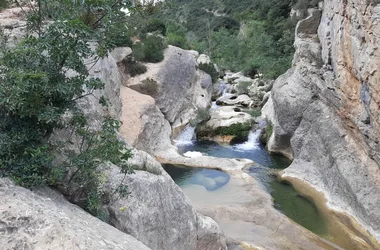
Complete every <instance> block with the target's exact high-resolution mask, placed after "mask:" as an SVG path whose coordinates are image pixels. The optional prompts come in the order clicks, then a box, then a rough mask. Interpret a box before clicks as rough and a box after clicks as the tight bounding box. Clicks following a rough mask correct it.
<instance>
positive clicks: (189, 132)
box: [174, 125, 195, 146]
mask: <svg viewBox="0 0 380 250" xmlns="http://www.w3.org/2000/svg"><path fill="white" fill-rule="evenodd" d="M194 131H195V128H194V127H192V126H190V125H188V126H187V127H186V128H185V129H184V130H183V131H182V133H181V134H180V135H179V136H178V137H177V138H176V139H175V140H174V142H175V145H176V146H181V145H192V144H193V140H194V139H195V132H194Z"/></svg>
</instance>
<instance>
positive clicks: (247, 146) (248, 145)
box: [235, 129, 261, 151]
mask: <svg viewBox="0 0 380 250" xmlns="http://www.w3.org/2000/svg"><path fill="white" fill-rule="evenodd" d="M260 134H261V129H258V130H256V131H250V132H249V135H248V141H246V142H244V143H241V144H238V145H236V146H235V149H237V150H242V151H245V150H252V149H255V148H258V147H259V145H260V142H259V138H260Z"/></svg>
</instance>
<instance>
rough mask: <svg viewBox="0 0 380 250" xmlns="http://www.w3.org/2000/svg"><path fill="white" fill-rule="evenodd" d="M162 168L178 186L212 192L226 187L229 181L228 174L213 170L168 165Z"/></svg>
mask: <svg viewBox="0 0 380 250" xmlns="http://www.w3.org/2000/svg"><path fill="white" fill-rule="evenodd" d="M163 167H164V169H165V170H166V172H167V173H168V174H169V175H170V176H171V177H172V178H173V180H174V181H175V182H176V183H177V184H178V186H185V185H200V186H203V187H204V188H206V190H207V191H214V190H217V189H219V188H221V187H223V186H224V185H226V184H227V183H228V181H229V180H230V175H229V174H227V173H224V172H222V171H219V170H214V169H205V168H186V167H184V166H178V165H177V166H173V165H170V164H164V165H163Z"/></svg>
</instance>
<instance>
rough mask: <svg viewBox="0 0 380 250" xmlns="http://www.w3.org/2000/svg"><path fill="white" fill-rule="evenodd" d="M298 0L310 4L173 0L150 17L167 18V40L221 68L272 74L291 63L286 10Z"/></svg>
mask: <svg viewBox="0 0 380 250" xmlns="http://www.w3.org/2000/svg"><path fill="white" fill-rule="evenodd" d="M302 1H306V2H307V3H308V4H309V2H310V5H307V6H313V4H314V1H313V0H241V1H235V0H191V1H188V0H174V1H173V2H174V4H173V6H171V7H170V8H164V11H161V12H158V13H156V14H155V15H154V18H157V19H160V20H162V21H163V22H164V23H165V24H166V27H167V34H168V38H170V39H168V40H169V41H170V42H169V43H170V44H175V45H177V46H180V47H183V48H190V49H196V50H198V51H199V52H201V53H206V54H208V55H210V56H211V59H212V60H213V61H214V62H216V63H217V64H218V66H220V67H221V69H229V70H233V71H241V70H243V71H245V72H260V73H263V74H264V76H265V77H266V78H275V77H277V76H278V75H280V74H282V73H284V72H285V71H286V69H288V68H289V67H290V63H291V58H292V56H293V52H294V51H293V47H292V45H293V39H294V35H293V34H294V23H292V22H291V20H290V18H289V14H290V10H291V6H292V5H294V4H298V5H299V4H303V3H299V2H302ZM173 20H174V21H173ZM172 23H175V25H173V24H172ZM170 26H171V27H177V29H173V28H171V27H170ZM179 27H180V28H179ZM169 34H170V36H169Z"/></svg>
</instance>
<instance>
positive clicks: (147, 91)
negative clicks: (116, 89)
mask: <svg viewBox="0 0 380 250" xmlns="http://www.w3.org/2000/svg"><path fill="white" fill-rule="evenodd" d="M131 88H132V89H134V90H136V91H137V92H140V93H141V94H144V95H150V96H152V97H155V96H156V94H157V91H158V84H157V82H156V81H155V80H154V79H151V78H148V79H145V80H143V81H141V82H140V84H137V85H132V86H131Z"/></svg>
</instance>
